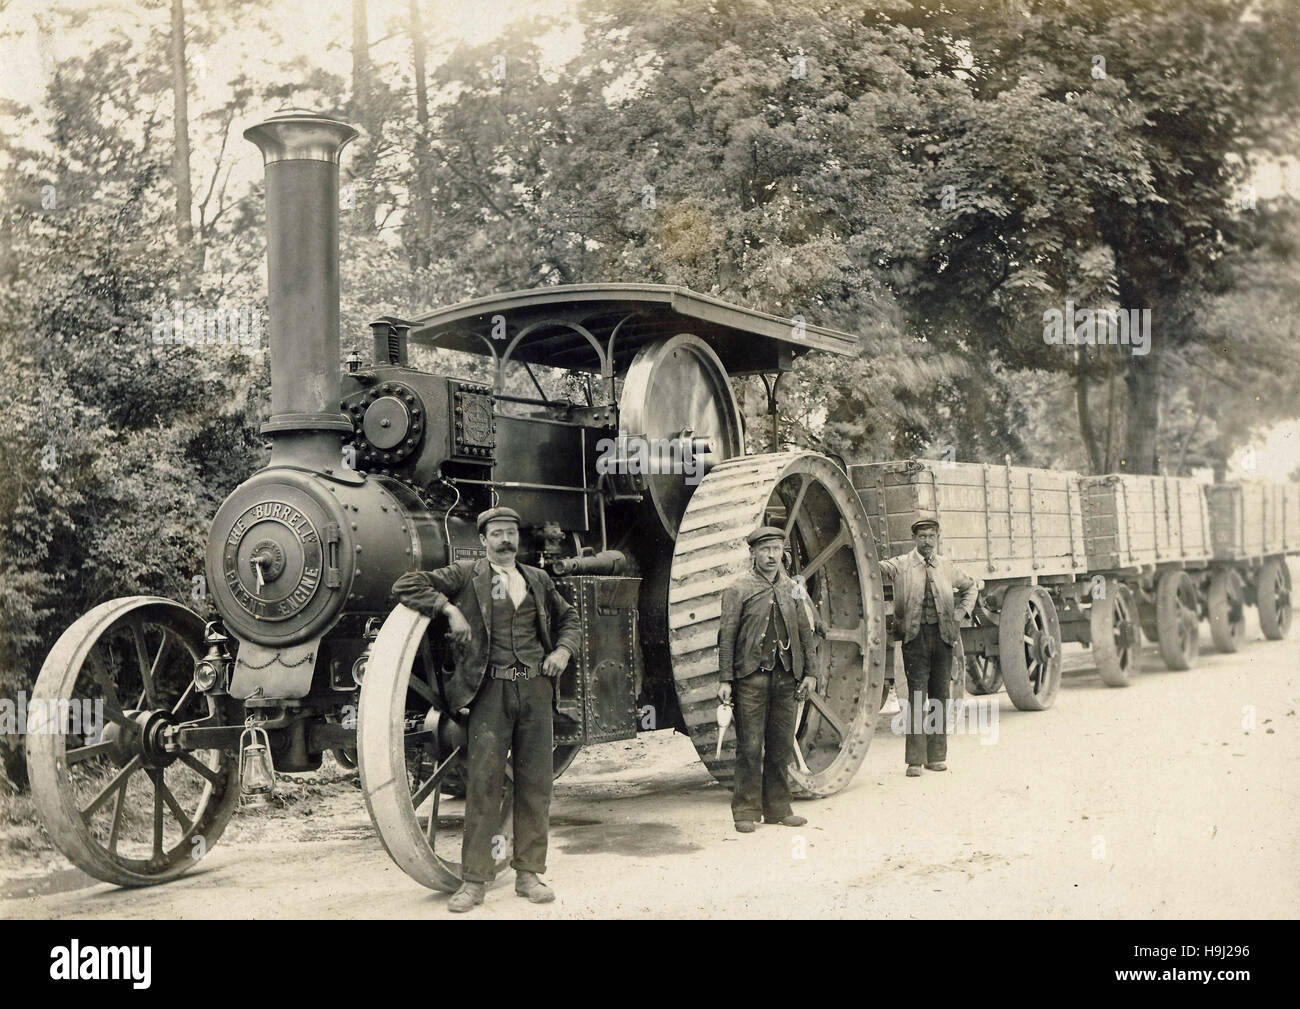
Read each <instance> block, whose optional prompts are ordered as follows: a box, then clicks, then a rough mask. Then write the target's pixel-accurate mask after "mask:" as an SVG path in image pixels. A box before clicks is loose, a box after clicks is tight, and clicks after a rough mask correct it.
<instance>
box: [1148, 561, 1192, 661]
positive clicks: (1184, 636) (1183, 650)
mask: <svg viewBox="0 0 1300 1009" xmlns="http://www.w3.org/2000/svg"><path fill="white" fill-rule="evenodd" d="M1200 608H1201V607H1200V599H1199V597H1198V596H1197V592H1196V583H1195V582H1193V581H1192V576H1191V575H1189V574H1188V573H1187V572H1186V571H1166V572H1165V573H1164V574H1162V575H1161V576H1160V581H1159V582H1158V583H1157V585H1156V626H1157V627H1158V628H1159V630H1160V656H1161V658H1163V659H1164V660H1165V665H1166V666H1167V667H1169V668H1170V669H1191V668H1192V666H1193V665H1195V664H1196V656H1197V654H1198V653H1199V652H1200V649H1201V626H1200Z"/></svg>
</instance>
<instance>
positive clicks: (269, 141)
mask: <svg viewBox="0 0 1300 1009" xmlns="http://www.w3.org/2000/svg"><path fill="white" fill-rule="evenodd" d="M357 136H358V134H357V131H356V130H355V129H353V128H352V127H351V126H349V125H348V124H347V123H341V122H339V121H338V120H336V119H330V118H329V117H328V116H322V115H320V114H318V113H316V112H312V111H310V110H309V109H299V108H286V109H281V110H280V111H279V112H277V113H276V114H275V115H273V116H271V117H270V118H269V119H267V120H265V121H264V122H261V123H258V124H257V125H255V126H250V127H249V128H248V129H246V130H245V131H244V138H245V139H246V140H251V141H252V142H253V143H255V144H256V145H257V146H258V149H259V150H260V151H261V152H262V160H263V162H264V163H265V164H267V165H273V164H275V163H276V162H277V161H325V162H328V163H330V164H335V165H336V164H338V163H339V156H340V155H341V154H342V152H343V148H344V147H346V146H347V145H348V144H349V143H350V142H351V141H353V140H355V139H356V138H357Z"/></svg>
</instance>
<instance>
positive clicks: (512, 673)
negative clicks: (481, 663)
mask: <svg viewBox="0 0 1300 1009" xmlns="http://www.w3.org/2000/svg"><path fill="white" fill-rule="evenodd" d="M488 671H489V672H490V673H491V674H492V679H494V680H527V679H529V678H530V677H533V676H536V675H537V674H538V673H539V672H541V670H539V669H533V668H532V667H531V666H517V665H516V666H488Z"/></svg>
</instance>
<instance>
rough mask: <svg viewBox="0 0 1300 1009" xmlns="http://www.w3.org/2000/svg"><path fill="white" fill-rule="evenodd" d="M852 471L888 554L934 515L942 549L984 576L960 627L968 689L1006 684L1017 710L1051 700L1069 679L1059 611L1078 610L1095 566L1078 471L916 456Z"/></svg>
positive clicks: (905, 547)
mask: <svg viewBox="0 0 1300 1009" xmlns="http://www.w3.org/2000/svg"><path fill="white" fill-rule="evenodd" d="M849 475H850V479H851V480H852V482H853V486H854V488H855V489H856V490H857V492H858V496H859V497H860V498H861V499H862V505H863V509H864V510H865V511H866V513H867V519H868V522H869V523H870V525H871V530H872V533H873V536H874V539H875V542H876V544H877V545H878V548H879V550H880V555H881V557H882V558H886V557H893V556H897V555H898V554H903V553H906V552H907V551H909V550H911V549H912V536H911V527H912V522H913V521H914V520H915V518H916V516H917V515H918V514H919V513H920V512H923V511H929V512H934V513H936V514H938V516H939V520H940V524H941V530H942V533H941V535H942V542H943V552H944V553H945V554H946V555H947V556H949V557H951V558H952V560H953V562H954V563H955V564H956V565H957V566H958V567H960V568H961V569H962V570H964V571H965V572H966V573H967V574H968V575H970V576H971V577H972V578H976V579H979V580H981V581H982V582H983V586H982V590H981V592H980V601H979V604H978V605H977V607H976V611H975V613H973V614H972V615H971V624H970V626H967V627H963V628H962V632H961V636H962V641H961V644H962V650H963V651H964V653H965V669H966V673H967V679H966V684H967V687H968V689H969V690H970V691H971V692H972V693H977V694H985V693H992V692H993V691H995V690H997V689H998V687H999V686H1000V685H1001V684H1002V683H1003V682H1005V684H1006V688H1007V694H1008V695H1009V696H1010V698H1011V701H1012V703H1013V704H1015V706H1016V707H1017V708H1020V709H1022V710H1027V711H1041V710H1042V709H1044V708H1047V707H1049V706H1050V705H1051V704H1052V702H1053V700H1054V699H1055V697H1056V691H1057V688H1058V687H1059V686H1060V679H1061V640H1062V635H1061V631H1062V625H1061V621H1060V616H1059V613H1060V610H1061V609H1062V607H1077V605H1078V600H1079V596H1080V594H1081V589H1080V587H1079V579H1081V578H1082V577H1083V575H1084V572H1085V571H1086V568H1087V563H1086V560H1085V551H1084V518H1083V511H1082V505H1081V501H1080V497H1079V491H1078V485H1077V476H1076V474H1074V473H1069V472H1057V471H1053V470H1042V469H1032V468H1029V467H1025V466H1010V465H1007V466H996V465H990V464H980V463H959V462H935V461H930V460H916V459H911V460H907V461H902V462H883V463H869V464H862V465H856V466H850V467H849ZM1071 626H1073V625H1071Z"/></svg>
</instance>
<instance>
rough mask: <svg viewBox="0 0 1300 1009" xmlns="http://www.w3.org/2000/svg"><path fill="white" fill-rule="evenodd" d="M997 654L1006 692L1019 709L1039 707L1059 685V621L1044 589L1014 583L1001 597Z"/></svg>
mask: <svg viewBox="0 0 1300 1009" xmlns="http://www.w3.org/2000/svg"><path fill="white" fill-rule="evenodd" d="M998 657H999V659H1000V661H1001V663H1002V676H1003V679H1004V680H1005V681H1006V685H1007V696H1008V697H1010V698H1011V703H1012V704H1014V705H1015V706H1016V707H1017V708H1019V709H1020V710H1021V711H1042V710H1044V709H1045V708H1050V707H1051V706H1052V702H1053V701H1054V700H1056V691H1057V689H1058V688H1059V687H1060V685H1061V625H1060V622H1059V621H1058V619H1057V616H1056V606H1055V604H1054V603H1053V602H1052V597H1051V596H1050V595H1048V593H1047V590H1046V589H1043V588H1040V587H1039V586H1037V585H1015V586H1013V587H1012V588H1010V589H1008V590H1007V594H1006V595H1005V596H1004V597H1003V599H1002V612H1001V616H1000V617H999V619H998Z"/></svg>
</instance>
